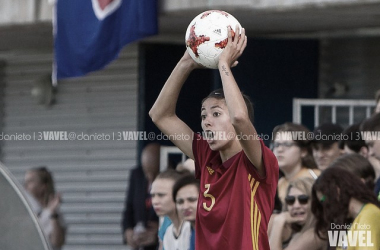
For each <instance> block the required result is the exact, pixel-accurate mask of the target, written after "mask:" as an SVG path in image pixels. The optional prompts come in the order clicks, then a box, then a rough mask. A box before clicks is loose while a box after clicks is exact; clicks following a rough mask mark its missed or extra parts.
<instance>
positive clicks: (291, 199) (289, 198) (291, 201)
mask: <svg viewBox="0 0 380 250" xmlns="http://www.w3.org/2000/svg"><path fill="white" fill-rule="evenodd" d="M296 199H297V200H298V202H299V204H301V205H305V204H307V202H308V201H309V196H308V195H306V194H301V195H298V196H293V195H288V196H286V197H285V202H286V204H287V205H289V206H292V205H293V204H294V202H296Z"/></svg>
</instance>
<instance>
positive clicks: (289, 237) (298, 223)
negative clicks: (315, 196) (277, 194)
mask: <svg viewBox="0 0 380 250" xmlns="http://www.w3.org/2000/svg"><path fill="white" fill-rule="evenodd" d="M313 183H314V179H311V178H300V179H297V180H295V181H293V182H291V183H290V184H289V188H288V190H287V193H286V198H285V201H286V204H285V209H284V211H283V212H281V213H280V214H277V215H276V216H275V217H274V219H273V220H274V225H275V227H272V230H271V232H269V243H270V248H271V250H278V249H290V250H295V249H308V250H319V249H321V250H322V249H325V248H326V244H327V243H326V241H324V240H322V239H320V238H318V237H317V236H316V235H315V233H314V224H315V218H314V216H313V214H312V213H311V189H312V186H313Z"/></svg>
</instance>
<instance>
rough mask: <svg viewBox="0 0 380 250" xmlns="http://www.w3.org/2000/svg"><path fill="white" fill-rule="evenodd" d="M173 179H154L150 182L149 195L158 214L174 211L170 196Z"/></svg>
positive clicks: (167, 213) (162, 214) (168, 213)
mask: <svg viewBox="0 0 380 250" xmlns="http://www.w3.org/2000/svg"><path fill="white" fill-rule="evenodd" d="M173 185H174V181H173V180H170V179H156V180H155V181H154V182H153V183H152V189H151V191H150V195H151V197H152V205H153V208H154V211H155V212H156V214H157V215H158V216H164V215H170V214H172V213H175V203H174V201H173V196H172V188H173Z"/></svg>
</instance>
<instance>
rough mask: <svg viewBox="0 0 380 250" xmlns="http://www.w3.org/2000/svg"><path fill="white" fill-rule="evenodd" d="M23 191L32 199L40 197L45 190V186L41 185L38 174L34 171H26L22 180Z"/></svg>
mask: <svg viewBox="0 0 380 250" xmlns="http://www.w3.org/2000/svg"><path fill="white" fill-rule="evenodd" d="M24 187H25V189H26V190H27V191H28V192H29V193H30V194H31V195H33V196H34V197H36V198H40V197H42V195H43V193H44V189H45V185H44V184H43V183H41V180H40V178H39V176H38V174H37V173H36V172H34V171H28V172H26V174H25V178H24Z"/></svg>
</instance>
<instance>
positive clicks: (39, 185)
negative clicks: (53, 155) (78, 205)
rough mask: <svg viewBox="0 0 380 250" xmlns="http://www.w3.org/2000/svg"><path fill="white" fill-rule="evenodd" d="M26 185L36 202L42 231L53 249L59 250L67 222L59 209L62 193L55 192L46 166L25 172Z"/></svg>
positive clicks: (63, 241)
mask: <svg viewBox="0 0 380 250" xmlns="http://www.w3.org/2000/svg"><path fill="white" fill-rule="evenodd" d="M24 187H25V189H26V191H27V192H28V193H29V194H30V196H29V195H28V196H27V197H28V198H29V199H32V200H31V203H32V204H34V206H33V207H34V208H33V210H34V212H36V215H37V218H38V221H39V223H40V225H41V228H42V231H43V232H44V234H45V236H46V238H47V239H48V241H49V243H50V246H51V247H52V249H53V250H59V249H61V247H62V246H63V244H64V243H65V236H66V224H65V221H64V218H63V215H62V213H61V212H60V210H59V207H60V205H61V195H60V194H57V193H56V192H55V187H54V180H53V176H52V174H51V172H50V171H49V170H48V169H47V168H46V167H37V168H32V169H30V170H28V171H27V172H26V173H25V178H24Z"/></svg>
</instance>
